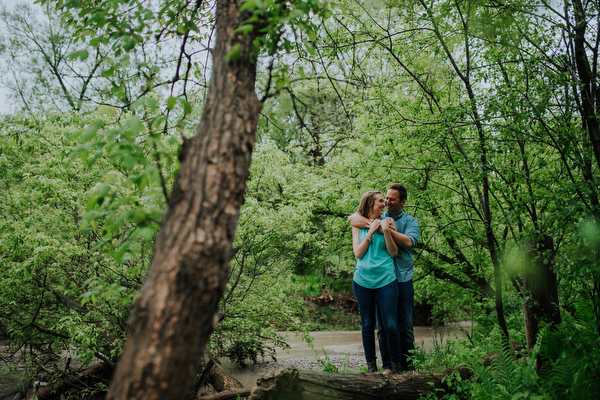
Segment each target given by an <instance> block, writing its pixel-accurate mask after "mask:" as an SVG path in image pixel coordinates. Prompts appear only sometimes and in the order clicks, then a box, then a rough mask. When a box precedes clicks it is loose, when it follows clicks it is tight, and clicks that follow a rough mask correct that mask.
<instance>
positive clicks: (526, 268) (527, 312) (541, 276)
mask: <svg viewBox="0 0 600 400" xmlns="http://www.w3.org/2000/svg"><path fill="white" fill-rule="evenodd" d="M554 254H555V252H554V241H553V240H552V237H550V236H544V237H543V238H542V240H540V241H534V240H527V241H526V242H525V262H524V265H523V295H524V296H525V298H526V301H525V303H524V304H523V314H524V318H525V335H526V338H527V348H528V349H529V350H531V349H532V348H533V346H535V343H536V336H537V334H538V332H539V324H540V322H541V321H545V322H547V323H550V324H552V325H557V324H559V323H560V321H561V318H560V310H559V308H558V281H557V277H556V273H555V272H554V268H553V267H554ZM538 361H539V362H538V365H537V367H538V368H540V367H541V359H540V360H538Z"/></svg>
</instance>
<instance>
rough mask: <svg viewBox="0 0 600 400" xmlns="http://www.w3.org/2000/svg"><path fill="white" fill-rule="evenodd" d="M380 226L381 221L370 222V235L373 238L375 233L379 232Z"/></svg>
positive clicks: (373, 220)
mask: <svg viewBox="0 0 600 400" xmlns="http://www.w3.org/2000/svg"><path fill="white" fill-rule="evenodd" d="M380 226H381V220H380V219H372V220H371V222H369V233H370V234H371V236H373V233H375V232H377V230H378V229H379V227H380Z"/></svg>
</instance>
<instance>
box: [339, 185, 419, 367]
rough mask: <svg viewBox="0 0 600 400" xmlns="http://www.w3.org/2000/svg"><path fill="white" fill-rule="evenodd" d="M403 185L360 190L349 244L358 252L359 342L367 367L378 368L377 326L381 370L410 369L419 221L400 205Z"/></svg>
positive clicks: (355, 275)
mask: <svg viewBox="0 0 600 400" xmlns="http://www.w3.org/2000/svg"><path fill="white" fill-rule="evenodd" d="M406 197H407V193H406V188H405V187H404V186H402V185H399V184H393V185H390V187H389V188H388V190H387V193H386V195H385V200H384V198H383V195H382V194H381V192H380V191H378V190H372V191H368V192H367V193H365V194H364V195H363V196H362V199H361V201H360V205H359V206H358V210H357V212H356V213H354V214H352V215H351V216H350V217H349V218H348V222H349V223H350V224H351V225H352V247H353V249H354V255H355V256H356V258H357V262H356V268H354V280H353V282H352V285H353V289H354V294H355V296H356V300H357V301H358V308H359V310H360V320H361V326H362V342H363V348H364V351H365V359H366V361H367V368H368V370H369V372H377V355H376V353H375V326H376V325H377V332H378V339H379V350H380V351H381V359H382V362H383V373H384V374H390V373H394V374H400V373H402V372H406V371H409V372H410V373H413V374H414V367H413V365H412V361H411V359H410V357H412V354H411V352H412V350H413V349H414V333H413V314H414V304H415V296H414V289H413V281H412V278H413V268H412V264H413V254H412V248H413V246H415V245H416V244H417V241H418V240H419V232H420V230H419V223H418V222H417V220H416V219H414V218H413V217H411V216H410V215H408V214H406V213H405V212H404V211H403V207H404V204H405V203H406Z"/></svg>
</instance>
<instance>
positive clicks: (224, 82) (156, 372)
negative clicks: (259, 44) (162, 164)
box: [108, 0, 260, 400]
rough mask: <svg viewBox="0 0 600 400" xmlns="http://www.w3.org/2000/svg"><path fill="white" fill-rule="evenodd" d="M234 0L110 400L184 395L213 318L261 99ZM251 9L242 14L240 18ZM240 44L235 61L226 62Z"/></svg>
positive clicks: (225, 1) (224, 1)
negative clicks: (239, 54) (256, 90)
mask: <svg viewBox="0 0 600 400" xmlns="http://www.w3.org/2000/svg"><path fill="white" fill-rule="evenodd" d="M238 10H239V4H238V2H237V1H236V0H218V2H217V41H216V45H215V49H214V52H213V68H212V77H211V82H210V88H209V91H208V97H207V100H206V104H205V108H204V112H203V114H202V119H201V121H200V124H199V125H198V129H197V132H196V135H195V136H194V137H193V138H192V139H190V140H186V141H185V143H184V146H183V149H182V161H181V169H180V171H179V173H178V175H177V178H176V181H175V186H174V188H173V193H172V195H171V200H170V202H169V207H168V210H167V212H166V214H165V216H164V218H163V223H162V229H161V232H160V236H159V237H158V240H157V241H156V244H155V247H154V256H153V258H152V263H151V265H150V270H149V274H148V278H147V280H146V282H145V283H144V286H143V287H142V290H141V292H140V294H139V297H138V298H137V301H136V303H135V305H134V308H133V311H132V314H131V317H130V320H129V323H130V326H131V331H130V333H129V336H128V339H127V343H126V345H125V347H124V352H123V355H122V357H121V360H120V362H119V364H118V366H117V369H116V372H115V376H114V379H113V382H112V385H111V387H110V392H109V395H108V399H144V400H152V399H160V400H164V399H184V398H186V397H187V396H189V392H190V390H191V388H192V383H193V380H194V375H195V371H194V366H195V365H196V364H197V363H198V360H199V359H200V358H201V354H202V350H203V348H204V347H205V345H206V342H207V340H208V337H209V335H210V334H211V332H212V330H213V327H214V325H215V323H216V321H217V306H218V303H219V299H220V298H221V295H222V293H223V290H224V287H225V284H226V282H227V278H228V263H229V259H230V257H231V243H232V241H233V237H234V232H235V227H236V225H237V220H238V215H239V208H240V205H241V202H242V199H243V194H244V190H245V183H246V179H247V177H248V173H249V167H250V158H251V153H252V148H253V146H254V137H255V131H256V124H257V119H258V113H259V111H260V102H259V101H258V98H257V97H256V94H255V91H254V81H255V75H256V63H255V60H251V59H250V54H249V53H250V50H252V49H253V45H252V40H253V39H254V36H253V35H252V34H249V35H247V36H243V35H242V34H241V33H236V34H234V33H233V31H234V29H235V28H236V27H238V26H239V25H240V22H241V21H243V20H244V16H243V15H240V13H239V11H238ZM246 17H247V16H246ZM236 44H239V45H240V46H241V56H240V58H239V60H237V61H236V60H233V59H230V60H228V61H226V60H225V59H224V57H225V55H226V54H228V53H229V51H230V50H231V49H232V47H233V46H234V45H236Z"/></svg>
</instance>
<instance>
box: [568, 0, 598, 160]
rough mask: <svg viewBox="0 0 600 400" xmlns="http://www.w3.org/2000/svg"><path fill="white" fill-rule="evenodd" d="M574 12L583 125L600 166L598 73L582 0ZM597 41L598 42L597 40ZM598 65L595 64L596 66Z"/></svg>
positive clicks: (576, 62)
mask: <svg viewBox="0 0 600 400" xmlns="http://www.w3.org/2000/svg"><path fill="white" fill-rule="evenodd" d="M573 12H574V14H575V23H576V25H575V38H574V43H575V64H576V65H577V72H578V75H579V79H580V85H579V87H580V90H581V110H580V113H581V117H582V120H583V121H582V122H583V126H584V127H585V128H586V129H587V131H588V134H589V137H590V143H591V144H592V149H593V150H594V156H595V158H596V164H597V165H598V167H600V124H598V117H597V114H596V111H597V110H596V96H597V93H596V90H597V84H596V74H594V73H592V68H591V66H590V62H589V60H588V54H589V53H590V52H589V51H588V49H587V48H586V40H585V33H586V29H587V16H586V12H585V8H584V6H583V4H582V3H581V0H575V1H573ZM596 43H597V42H596ZM590 50H594V54H597V51H598V48H597V47H596V48H595V49H590ZM595 57H596V56H594V58H593V60H592V61H593V62H594V64H595V63H596V59H595ZM595 66H596V65H594V67H595Z"/></svg>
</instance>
